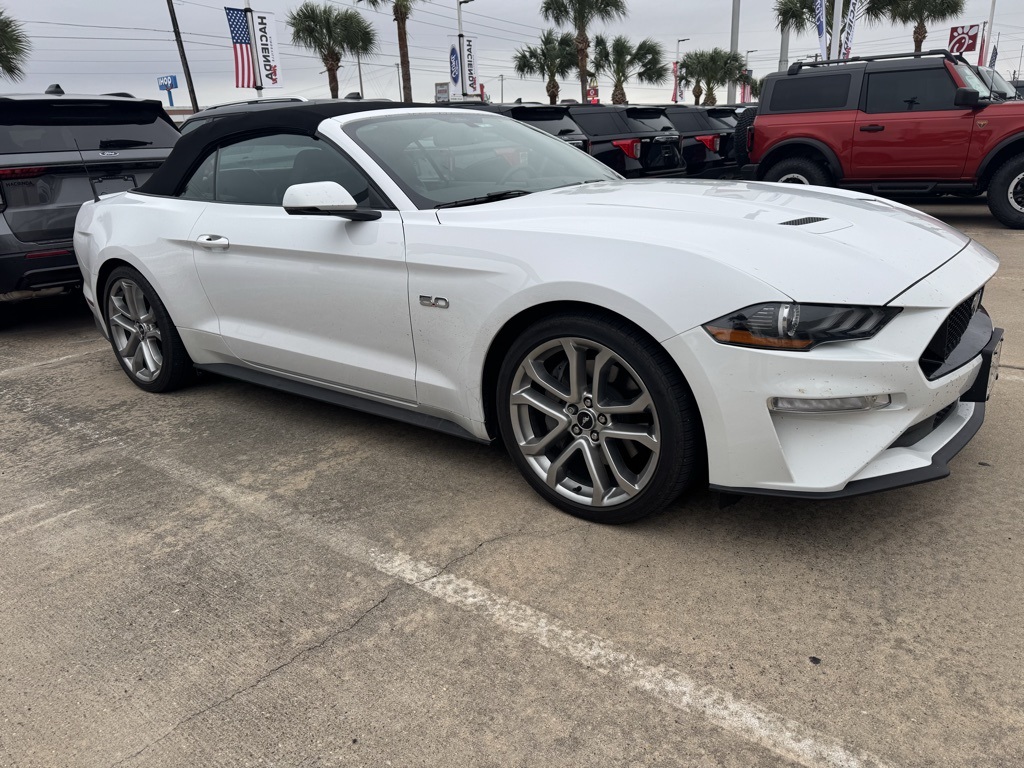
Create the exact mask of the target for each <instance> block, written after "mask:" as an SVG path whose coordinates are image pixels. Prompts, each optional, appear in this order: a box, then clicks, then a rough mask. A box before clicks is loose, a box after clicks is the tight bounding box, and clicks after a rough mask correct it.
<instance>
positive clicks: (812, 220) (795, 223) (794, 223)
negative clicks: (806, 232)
mask: <svg viewBox="0 0 1024 768" xmlns="http://www.w3.org/2000/svg"><path fill="white" fill-rule="evenodd" d="M819 221H828V219H826V218H825V217H823V216H804V218H802V219H790V220H789V221H780V222H779V226H781V227H802V226H803V225H804V224H817V223H818V222H819Z"/></svg>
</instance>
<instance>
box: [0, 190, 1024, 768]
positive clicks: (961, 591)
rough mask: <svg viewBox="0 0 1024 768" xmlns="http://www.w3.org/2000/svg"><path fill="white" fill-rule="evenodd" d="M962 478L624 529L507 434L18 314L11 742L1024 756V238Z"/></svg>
mask: <svg viewBox="0 0 1024 768" xmlns="http://www.w3.org/2000/svg"><path fill="white" fill-rule="evenodd" d="M922 207H923V208H924V209H925V210H927V211H928V212H930V213H935V214H937V215H940V216H941V217H943V218H944V219H945V220H946V221H949V222H950V223H952V224H954V225H955V226H957V227H959V228H961V229H963V230H965V231H966V232H968V233H969V234H971V235H972V236H975V237H977V238H978V239H979V240H980V241H981V242H982V243H983V244H985V245H986V246H987V247H989V248H990V249H992V250H993V251H994V252H996V253H997V254H998V255H999V256H1000V258H1001V259H1002V267H1001V269H1000V271H999V273H998V274H997V276H996V277H995V278H994V280H993V281H992V282H991V283H990V285H989V288H988V290H987V292H986V297H985V304H986V306H987V307H988V309H989V311H990V312H991V313H992V315H993V316H994V318H995V319H996V321H997V323H998V324H999V325H1001V326H1003V327H1004V328H1006V336H1007V341H1006V343H1005V345H1004V352H1003V375H1002V377H1001V379H1000V381H999V383H998V385H997V387H996V391H995V395H994V398H993V400H992V401H991V403H990V405H989V410H988V418H987V420H986V423H985V426H984V427H983V428H982V431H981V433H980V434H979V435H978V437H977V438H976V439H975V440H974V441H972V442H971V443H970V444H969V445H968V446H967V448H966V449H965V450H964V451H963V452H962V453H961V454H960V456H959V457H958V458H957V459H955V460H954V462H953V464H952V468H953V475H952V476H951V477H950V478H948V479H946V480H944V481H939V482H938V483H932V484H928V485H923V486H917V487H913V488H909V489H902V490H896V491H891V492H888V493H885V494H882V495H878V496H869V497H862V498H857V499H851V500H845V501H835V502H805V501H788V500H773V499H747V500H744V501H741V502H740V503H739V504H737V505H735V506H731V507H728V508H726V509H720V508H719V504H718V498H717V497H716V496H715V495H714V494H711V493H708V492H699V493H696V494H693V495H691V496H689V497H688V498H686V499H685V500H684V501H683V502H682V503H681V504H679V505H677V506H676V507H675V508H673V509H672V510H671V511H669V512H667V513H664V514H661V515H658V516H656V517H654V518H651V519H648V520H645V521H642V522H640V523H637V524H633V525H629V526H625V527H614V528H610V527H600V526H595V525H591V524H587V523H584V522H582V521H579V520H576V519H574V518H571V517H568V516H566V515H563V514H561V513H559V512H557V511H556V510H554V509H553V508H551V507H549V506H547V505H546V504H545V503H544V502H543V501H542V500H541V499H540V498H539V497H537V496H536V495H535V494H534V493H533V492H532V491H531V490H530V488H529V487H528V486H527V485H526V484H525V483H523V482H522V481H521V479H520V478H519V476H518V474H517V472H516V471H515V469H514V467H513V466H512V464H511V462H510V461H509V460H508V459H507V458H506V457H505V456H504V455H503V454H502V453H501V452H500V450H498V449H497V448H487V447H483V446H479V445H475V444H472V443H469V442H463V441H460V440H458V439H456V438H452V437H448V436H445V435H440V434H435V433H432V432H427V431H424V430H419V429H416V428H413V427H409V426H406V425H403V424H398V423H393V422H389V421H384V420H381V419H378V418H374V417H371V416H366V415H363V414H359V413H355V412H352V411H347V410H344V409H341V408H336V407H332V406H328V405H323V404H320V403H317V402H313V401H310V400H305V399H302V398H298V397H294V396H290V395H286V394H282V393H278V392H273V391H270V390H266V389H260V388H257V387H253V386H249V385H246V384H241V383H238V382H234V381H229V380H226V379H218V378H213V377H208V378H206V379H204V382H203V383H202V384H200V385H199V386H196V387H193V388H191V389H186V390H183V391H180V392H177V393H175V394H172V395H165V396H160V397H156V396H152V395H148V394H146V393H144V392H142V391H140V390H138V389H136V388H135V387H133V386H132V385H131V384H130V383H129V382H128V381H127V380H126V379H125V377H124V374H123V373H122V372H121V370H120V369H119V367H118V365H117V363H116V361H115V359H114V356H113V353H112V352H111V350H110V348H109V346H108V345H107V344H106V343H105V342H104V341H103V340H102V339H101V338H100V337H99V334H98V332H97V331H96V330H95V328H94V327H93V325H92V320H91V318H90V317H89V315H88V313H87V312H86V311H85V309H84V307H81V306H78V305H68V303H67V302H56V301H52V300H46V301H40V302H38V303H36V304H34V305H33V304H23V305H18V306H6V307H3V306H0V313H2V314H0V323H4V324H6V325H5V326H4V327H3V328H2V330H0V408H2V409H3V411H2V412H3V417H2V418H3V421H2V424H3V427H4V428H3V433H2V435H0V483H2V486H0V487H2V494H0V540H2V542H3V544H2V546H3V551H4V557H3V558H0V627H3V630H2V631H0V681H2V684H0V765H8V764H10V765H18V766H56V765H73V766H112V765H115V764H120V765H129V766H144V765H163V766H181V765H204V766H206V765H284V766H313V765H375V766H376V765H387V764H391V765H395V766H404V765H472V766H477V765H495V766H497V765H539V764H544V765H573V766H575V765H627V764H628V765H687V766H689V765H695V766H703V765H708V766H714V765H725V766H752V765H759V766H760V765H789V764H793V763H796V764H806V765H830V764H831V765H892V766H911V765H914V766H916V765H935V766H947V765H993V766H996V765H1008V764H1013V763H1015V762H1016V761H1017V760H1018V759H1019V755H1020V753H1021V751H1022V748H1024V737H1022V735H1021V734H1022V733H1024V714H1022V713H1024V706H1022V704H1024V701H1022V694H1021V691H1022V690H1024V664H1022V659H1024V638H1022V635H1021V633H1020V627H1021V626H1022V625H1024V599H1022V597H1021V594H1022V589H1024V566H1022V564H1024V558H1022V556H1021V554H1020V543H1021V542H1022V541H1024V524H1022V522H1021V497H1022V495H1024V471H1022V468H1021V455H1022V446H1024V438H1022V436H1021V431H1020V427H1019V425H1020V424H1021V423H1024V406H1022V403H1024V346H1022V345H1021V343H1020V341H1019V339H1021V338H1024V303H1022V302H1024V233H1020V232H1013V231H1011V230H1007V229H1004V228H1002V227H1001V226H1000V225H998V224H997V223H996V222H995V221H994V220H993V219H992V218H991V216H990V215H989V212H988V209H987V207H986V206H985V205H984V203H983V202H969V203H964V202H961V201H959V200H952V199H943V200H941V201H937V202H930V203H926V204H924V205H923V206H922Z"/></svg>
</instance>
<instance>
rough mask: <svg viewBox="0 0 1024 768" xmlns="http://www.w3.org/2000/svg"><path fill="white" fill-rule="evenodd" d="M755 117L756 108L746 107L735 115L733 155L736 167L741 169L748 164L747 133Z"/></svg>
mask: <svg viewBox="0 0 1024 768" xmlns="http://www.w3.org/2000/svg"><path fill="white" fill-rule="evenodd" d="M756 117H757V107H747V108H746V109H744V110H743V111H742V112H740V113H739V114H738V115H736V127H735V128H734V129H733V133H732V135H733V142H732V146H733V155H735V156H736V165H737V166H739V167H740V168H742V167H743V166H744V165H746V164H747V163H749V162H750V155H749V154H748V153H747V131H748V130H749V128H750V127H751V126H752V125H753V124H754V119H755V118H756Z"/></svg>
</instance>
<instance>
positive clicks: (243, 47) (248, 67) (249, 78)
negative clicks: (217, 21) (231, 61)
mask: <svg viewBox="0 0 1024 768" xmlns="http://www.w3.org/2000/svg"><path fill="white" fill-rule="evenodd" d="M224 13H226V14H227V15H228V29H230V30H231V47H232V49H234V52H235V88H255V87H256V76H255V75H254V74H253V67H252V44H251V43H252V38H251V37H249V20H248V19H246V18H245V11H243V10H242V9H241V8H227V7H225V8H224Z"/></svg>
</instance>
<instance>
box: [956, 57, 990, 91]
mask: <svg viewBox="0 0 1024 768" xmlns="http://www.w3.org/2000/svg"><path fill="white" fill-rule="evenodd" d="M956 71H957V72H959V73H960V77H962V78H963V79H964V82H965V83H967V87H968V88H973V89H974V90H976V91H977V92H978V95H979V96H980V97H981V98H983V99H989V98H991V97H992V90H991V89H990V88H989V86H988V84H987V83H986V82H985V81H984V80H983V79H982V78H981V76H980V75H979V74H978V73H977V72H975V71H974V69H973V68H972V67H971V66H970V65H968V64H957V65H956Z"/></svg>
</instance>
